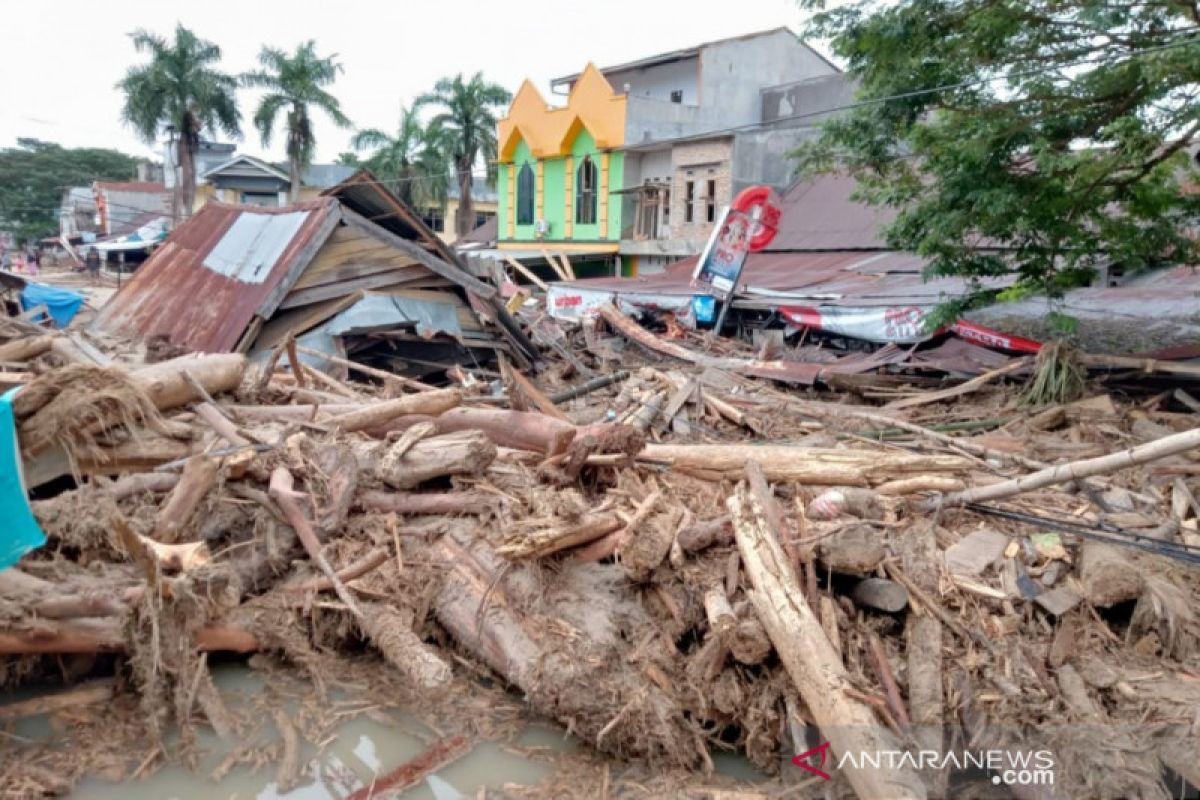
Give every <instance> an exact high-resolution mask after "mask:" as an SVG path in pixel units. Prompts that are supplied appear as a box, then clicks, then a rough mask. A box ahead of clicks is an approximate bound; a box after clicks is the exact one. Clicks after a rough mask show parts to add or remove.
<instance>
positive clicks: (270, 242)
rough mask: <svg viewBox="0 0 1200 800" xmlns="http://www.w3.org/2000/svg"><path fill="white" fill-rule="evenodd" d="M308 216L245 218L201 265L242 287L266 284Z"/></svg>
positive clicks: (249, 215)
mask: <svg viewBox="0 0 1200 800" xmlns="http://www.w3.org/2000/svg"><path fill="white" fill-rule="evenodd" d="M308 215H309V212H307V211H293V212H291V213H286V214H265V215H264V214H242V215H241V216H239V217H238V218H237V219H235V220H234V221H233V224H232V225H230V226H229V230H227V231H226V232H225V235H224V236H222V237H221V240H220V241H219V242H217V244H216V245H215V246H214V247H213V249H212V250H210V251H209V253H208V255H206V256H205V257H204V260H203V261H202V262H201V263H202V264H203V265H204V266H206V267H208V268H209V269H211V270H212V271H213V272H215V273H217V274H218V275H224V276H225V277H227V278H233V279H234V280H238V281H241V282H242V283H262V282H263V281H265V280H266V279H267V276H268V275H270V274H271V267H273V266H274V265H275V263H276V262H277V261H278V260H279V256H281V255H282V254H283V251H284V249H286V248H287V246H288V245H289V244H290V243H291V241H292V239H294V238H295V236H296V232H297V231H299V230H300V226H301V225H303V224H304V221H305V220H306V219H308Z"/></svg>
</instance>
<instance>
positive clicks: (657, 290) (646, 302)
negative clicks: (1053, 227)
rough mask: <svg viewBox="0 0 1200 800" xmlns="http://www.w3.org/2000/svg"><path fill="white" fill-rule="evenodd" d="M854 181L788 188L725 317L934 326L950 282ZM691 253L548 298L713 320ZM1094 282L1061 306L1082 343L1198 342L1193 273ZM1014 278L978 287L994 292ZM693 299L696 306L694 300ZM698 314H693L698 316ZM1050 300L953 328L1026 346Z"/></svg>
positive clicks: (887, 332)
mask: <svg viewBox="0 0 1200 800" xmlns="http://www.w3.org/2000/svg"><path fill="white" fill-rule="evenodd" d="M854 189H855V182H854V180H853V179H852V178H850V177H848V176H844V175H822V176H818V177H816V178H813V179H811V180H806V181H801V182H799V183H797V184H795V185H794V186H793V187H792V188H791V190H789V191H788V192H787V194H786V195H785V196H784V197H783V200H782V217H781V219H780V226H779V233H778V235H777V236H776V237H775V239H774V240H773V241H772V242H771V243H770V244H769V245H768V246H767V247H766V249H765V250H764V251H763V252H759V253H751V254H749V255H748V256H747V258H746V262H745V266H744V267H743V270H742V274H741V283H740V286H739V290H738V293H737V295H736V296H735V297H734V298H733V305H732V307H731V311H732V315H731V318H732V319H734V320H736V321H738V322H739V323H741V324H742V325H743V326H744V327H750V328H763V327H776V328H784V329H785V330H788V331H791V332H795V331H799V330H809V331H814V332H819V333H821V334H823V335H825V336H827V337H828V336H832V337H844V338H849V339H854V340H860V341H866V342H872V343H876V344H885V343H895V344H916V343H919V342H925V341H928V340H929V339H931V338H933V337H934V336H935V335H936V333H935V332H931V331H929V330H927V329H926V327H925V326H924V320H925V318H926V316H927V315H928V314H929V313H930V312H931V311H933V310H934V308H936V307H937V306H938V305H940V304H941V303H944V302H946V301H947V300H950V299H952V298H955V297H959V296H962V295H963V294H965V293H966V291H967V288H968V286H967V282H966V281H965V280H964V279H962V278H958V277H941V278H933V279H928V280H927V279H926V277H925V272H926V268H927V266H928V262H927V261H926V260H925V259H924V258H922V257H921V256H918V255H915V254H913V253H905V252H900V251H896V250H892V249H890V248H889V247H888V245H887V242H886V241H885V240H884V238H883V235H882V233H881V231H882V229H883V227H884V226H885V225H886V224H887V223H888V222H890V221H891V220H892V219H893V218H894V217H895V212H894V211H893V210H891V209H884V208H875V207H869V206H866V205H864V204H862V203H858V202H856V201H855V200H854V199H853V192H854ZM697 261H698V258H696V257H692V258H688V259H685V260H683V261H679V262H677V263H675V264H673V265H671V266H670V267H669V268H667V270H665V271H664V272H660V273H657V274H652V275H647V276H639V277H634V278H593V279H587V280H574V281H564V282H561V283H556V284H554V285H552V286H551V287H550V288H549V292H548V297H547V305H548V308H549V311H550V313H551V314H552V315H553V316H555V317H556V318H558V319H563V320H578V319H580V318H581V317H583V316H585V315H587V314H589V313H592V312H594V310H595V309H597V308H599V307H601V306H604V305H608V304H610V303H614V302H615V303H617V305H618V306H619V307H620V308H621V309H622V310H623V311H625V312H626V313H633V314H641V313H644V312H647V311H654V312H657V311H667V312H670V313H672V314H673V315H674V316H675V317H676V318H677V319H678V320H679V321H680V322H682V323H683V324H684V325H687V326H694V325H696V324H697V323H698V322H699V323H704V322H711V321H712V320H711V319H710V318H706V317H705V315H704V309H705V308H706V307H707V308H711V305H712V301H711V300H710V299H707V298H708V296H709V292H708V290H707V289H706V288H698V287H697V286H696V285H694V284H693V282H692V274H693V272H694V271H695V268H696V263H697ZM1099 272H1100V274H1099V275H1098V276H1097V279H1096V284H1097V285H1095V286H1091V287H1086V288H1080V289H1076V290H1073V291H1071V292H1068V293H1067V295H1066V297H1065V298H1064V300H1063V310H1064V311H1065V312H1066V313H1068V314H1070V315H1072V316H1074V317H1076V318H1078V319H1079V320H1080V325H1079V330H1078V331H1077V338H1078V339H1079V342H1080V343H1081V344H1083V345H1084V346H1085V347H1086V348H1087V349H1090V350H1096V351H1104V352H1112V351H1113V350H1114V349H1115V350H1117V351H1122V352H1132V351H1142V350H1146V351H1148V350H1154V349H1157V348H1160V347H1162V346H1164V345H1166V344H1169V343H1174V342H1179V341H1181V340H1193V341H1194V340H1196V339H1197V337H1200V314H1198V313H1197V310H1196V309H1197V298H1198V297H1200V274H1197V272H1196V270H1195V269H1194V268H1192V267H1190V266H1175V267H1173V268H1169V269H1161V270H1154V271H1149V272H1143V273H1138V274H1130V275H1125V274H1124V272H1123V271H1122V270H1121V268H1120V265H1118V264H1105V265H1103V267H1102V268H1101V269H1100V270H1099ZM1012 280H1013V279H1012V277H1011V276H1005V277H997V278H992V279H988V280H986V281H984V282H983V286H984V287H985V288H992V289H1001V288H1004V287H1006V286H1008V285H1010V284H1011V283H1012ZM697 298H700V299H702V300H704V302H701V303H698V302H695V301H696V299H697ZM698 309H699V313H700V317H699V319H698V318H697V310H698ZM1046 310H1047V301H1046V300H1045V298H1031V299H1025V300H1021V301H1017V302H1010V303H998V304H995V305H992V306H989V307H987V308H983V309H979V310H977V311H973V312H971V313H970V314H968V315H967V319H965V320H962V321H960V322H959V323H958V324H956V325H954V326H953V327H952V328H951V332H953V333H955V334H956V335H958V336H961V337H962V338H965V339H967V340H969V341H974V342H977V343H980V344H983V345H985V346H989V347H996V348H999V349H1003V350H1014V351H1025V352H1030V351H1035V350H1036V349H1037V343H1036V341H1028V339H1042V338H1046V337H1047V336H1048V335H1049V334H1050V331H1049V330H1048V329H1047V327H1046V326H1047V324H1048V323H1047V321H1046V319H1045V317H1046Z"/></svg>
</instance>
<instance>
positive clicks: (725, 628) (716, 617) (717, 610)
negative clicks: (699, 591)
mask: <svg viewBox="0 0 1200 800" xmlns="http://www.w3.org/2000/svg"><path fill="white" fill-rule="evenodd" d="M704 615H705V616H706V617H707V618H708V629H709V630H710V631H712V632H713V634H715V635H717V636H720V637H721V639H722V640H725V639H726V638H728V636H729V634H731V633H732V632H733V629H734V627H735V626H736V625H737V616H736V615H735V614H734V613H733V606H731V605H729V598H728V597H727V596H726V594H725V586H724V585H722V584H717V585H715V586H712V587H710V588H709V590H708V591H706V592H705V593H704Z"/></svg>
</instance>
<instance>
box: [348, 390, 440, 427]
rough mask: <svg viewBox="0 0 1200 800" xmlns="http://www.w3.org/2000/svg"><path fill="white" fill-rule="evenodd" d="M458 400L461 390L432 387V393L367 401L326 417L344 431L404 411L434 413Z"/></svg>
mask: <svg viewBox="0 0 1200 800" xmlns="http://www.w3.org/2000/svg"><path fill="white" fill-rule="evenodd" d="M460 403H462V392H461V391H460V390H458V389H435V390H433V391H432V392H420V393H418V394H410V395H405V396H404V397H397V398H395V399H394V400H384V401H382V402H379V403H370V404H368V405H365V406H363V407H362V408H359V409H356V410H354V411H349V412H347V413H345V414H340V415H338V416H336V417H334V418H332V419H331V420H329V423H328V424H329V426H330V427H331V428H336V429H338V430H341V431H342V432H344V433H350V432H351V431H361V430H363V429H364V428H375V427H378V426H380V425H383V424H385V423H387V422H389V421H391V420H393V419H395V418H396V417H402V416H404V415H405V414H430V415H432V416H437V415H438V414H441V413H443V412H445V411H449V410H450V409H452V408H454V407H455V406H457V405H459V404H460Z"/></svg>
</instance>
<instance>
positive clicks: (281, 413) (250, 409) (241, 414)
mask: <svg viewBox="0 0 1200 800" xmlns="http://www.w3.org/2000/svg"><path fill="white" fill-rule="evenodd" d="M365 407H366V404H364V403H345V402H339V403H334V404H330V405H325V404H323V403H296V404H292V405H286V406H284V405H265V406H226V408H228V409H229V412H230V413H231V414H233V415H235V416H237V417H238V418H239V419H243V420H279V421H281V422H314V421H316V420H317V418H318V417H319V416H322V415H325V416H324V417H322V419H328V416H329V415H332V416H338V415H342V414H348V413H350V412H352V411H361V410H362V409H363V408H365Z"/></svg>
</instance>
